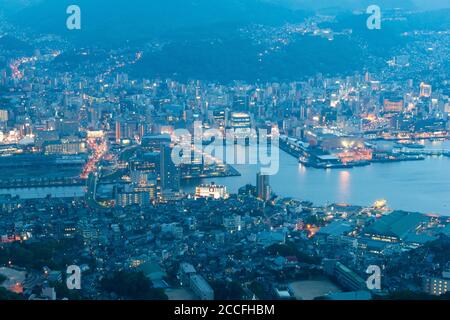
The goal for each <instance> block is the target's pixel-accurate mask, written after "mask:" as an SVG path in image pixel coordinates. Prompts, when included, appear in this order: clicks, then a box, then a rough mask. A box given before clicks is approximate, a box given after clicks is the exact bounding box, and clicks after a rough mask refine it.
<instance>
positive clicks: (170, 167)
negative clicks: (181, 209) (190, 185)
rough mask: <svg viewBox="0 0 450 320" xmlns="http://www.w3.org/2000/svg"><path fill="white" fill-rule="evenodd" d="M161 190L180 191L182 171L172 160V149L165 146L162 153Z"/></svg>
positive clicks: (162, 147)
mask: <svg viewBox="0 0 450 320" xmlns="http://www.w3.org/2000/svg"><path fill="white" fill-rule="evenodd" d="M160 175H161V190H172V191H178V190H179V189H180V170H179V168H178V167H177V166H176V165H175V163H174V162H173V160H172V148H171V147H170V146H169V145H167V144H163V145H162V146H161V153H160Z"/></svg>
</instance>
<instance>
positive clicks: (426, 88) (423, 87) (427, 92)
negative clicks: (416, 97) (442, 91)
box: [420, 82, 432, 98]
mask: <svg viewBox="0 0 450 320" xmlns="http://www.w3.org/2000/svg"><path fill="white" fill-rule="evenodd" d="M431 92H432V89H431V85H429V84H426V83H425V82H422V83H421V84H420V96H421V97H425V98H429V97H431Z"/></svg>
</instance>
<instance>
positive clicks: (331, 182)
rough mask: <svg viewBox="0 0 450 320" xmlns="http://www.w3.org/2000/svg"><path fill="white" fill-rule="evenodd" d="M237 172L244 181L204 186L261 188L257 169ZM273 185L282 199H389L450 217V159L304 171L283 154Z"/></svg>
mask: <svg viewBox="0 0 450 320" xmlns="http://www.w3.org/2000/svg"><path fill="white" fill-rule="evenodd" d="M427 148H436V149H439V148H441V149H443V148H445V149H450V142H449V141H445V142H433V143H427ZM235 168H236V169H238V170H239V172H240V173H241V174H242V176H240V177H230V178H219V179H213V180H211V179H207V180H204V181H203V182H211V181H214V182H216V183H217V184H222V185H226V186H227V187H228V191H229V192H232V193H236V192H237V190H238V189H239V188H240V187H242V186H243V185H245V184H248V183H251V184H253V185H255V184H256V173H257V172H258V167H257V166H254V165H244V166H242V165H239V166H235ZM197 183H198V182H197ZM197 183H195V182H190V183H189V184H187V185H186V186H185V188H184V190H185V191H187V192H192V191H193V189H194V187H195V185H196V184H197ZM270 184H271V187H272V189H273V190H274V192H275V193H276V194H277V195H279V196H285V197H294V198H298V199H301V200H308V201H312V202H314V203H315V204H319V205H324V204H330V203H348V204H355V205H371V204H373V202H374V201H375V200H377V199H386V200H387V201H388V204H389V206H390V207H391V208H393V209H403V210H409V211H419V212H423V213H439V214H442V215H447V216H450V158H447V157H429V158H427V159H426V160H425V161H412V162H398V163H380V164H372V165H371V166H367V167H358V168H353V169H342V170H341V169H339V170H337V169H333V170H322V169H314V168H305V167H304V166H302V165H300V164H299V163H298V162H297V160H296V159H295V158H294V157H292V156H290V155H288V154H286V153H284V152H282V151H281V154H280V170H279V172H278V174H276V175H274V176H271V177H270Z"/></svg>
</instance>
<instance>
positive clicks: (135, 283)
mask: <svg viewBox="0 0 450 320" xmlns="http://www.w3.org/2000/svg"><path fill="white" fill-rule="evenodd" d="M100 287H101V288H102V289H103V290H104V291H106V292H109V293H115V294H116V295H118V296H119V297H121V298H123V299H138V300H167V299H168V297H167V296H166V294H165V293H164V291H163V290H161V289H155V288H153V287H152V286H151V285H150V281H149V280H148V279H147V277H146V276H145V275H144V273H143V272H134V271H116V272H114V273H113V274H112V275H111V276H108V277H105V278H103V279H102V280H101V281H100Z"/></svg>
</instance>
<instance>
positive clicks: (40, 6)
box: [12, 0, 304, 42]
mask: <svg viewBox="0 0 450 320" xmlns="http://www.w3.org/2000/svg"><path fill="white" fill-rule="evenodd" d="M72 3H73V1H72V0H42V1H41V2H39V3H37V4H36V5H32V6H28V7H27V8H25V9H24V10H21V11H20V12H19V13H17V14H16V15H14V17H13V18H12V20H13V22H14V23H17V24H21V25H23V26H26V27H29V28H33V29H34V30H36V31H38V32H42V33H57V34H65V35H68V36H74V37H76V38H80V39H81V40H83V38H84V40H85V41H86V42H89V41H94V40H96V39H97V40H105V39H109V40H131V41H132V40H134V39H143V38H146V37H152V36H161V35H168V34H171V33H176V32H177V31H179V30H182V29H190V28H200V27H204V28H208V27H209V26H211V25H221V24H234V25H245V24H248V23H262V24H281V23H284V22H286V21H299V20H300V19H302V18H303V17H304V13H302V12H298V11H296V10H291V9H288V8H285V7H283V6H279V5H276V4H273V3H268V2H267V1H265V0H151V1H149V0H133V1H123V0H95V1H93V0H78V1H77V5H79V6H80V8H81V12H82V30H81V31H80V32H68V30H67V29H66V19H67V14H66V8H67V7H68V6H69V5H70V4H72Z"/></svg>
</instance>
